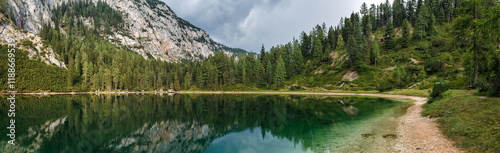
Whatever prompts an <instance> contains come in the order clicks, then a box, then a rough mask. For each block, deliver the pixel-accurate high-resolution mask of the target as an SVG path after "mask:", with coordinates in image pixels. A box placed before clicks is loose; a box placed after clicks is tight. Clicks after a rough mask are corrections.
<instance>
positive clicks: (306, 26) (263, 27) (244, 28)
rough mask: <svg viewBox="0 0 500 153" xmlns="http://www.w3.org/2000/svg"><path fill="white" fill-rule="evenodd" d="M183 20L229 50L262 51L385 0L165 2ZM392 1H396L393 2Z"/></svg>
mask: <svg viewBox="0 0 500 153" xmlns="http://www.w3.org/2000/svg"><path fill="white" fill-rule="evenodd" d="M162 1H163V2H165V3H166V4H167V5H168V6H170V8H171V9H172V10H173V11H174V12H175V13H176V14H177V15H178V16H179V17H181V18H183V19H185V20H187V21H189V22H191V23H192V24H193V25H195V26H197V27H199V28H201V29H203V30H205V31H206V32H208V34H209V35H210V37H211V38H212V39H214V40H215V41H217V42H219V43H222V44H225V45H227V46H229V47H235V48H242V49H245V50H247V51H253V52H260V48H261V46H262V44H264V46H265V48H266V50H269V49H270V48H271V46H276V45H278V44H286V43H288V42H289V41H291V40H292V39H293V38H294V37H295V38H297V39H299V36H300V33H301V32H302V31H305V32H306V33H309V31H311V30H312V28H313V27H315V26H316V25H318V24H320V25H321V24H322V23H323V22H325V23H326V25H327V27H330V26H334V27H335V26H336V25H338V23H339V21H340V18H341V17H346V16H350V14H351V13H352V12H359V10H360V7H361V4H363V2H366V4H367V5H368V7H369V6H370V4H380V3H382V2H385V0H162ZM391 2H392V0H391Z"/></svg>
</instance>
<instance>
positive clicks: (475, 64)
mask: <svg viewBox="0 0 500 153" xmlns="http://www.w3.org/2000/svg"><path fill="white" fill-rule="evenodd" d="M476 7H477V6H474V20H476V19H477V8H476ZM476 28H477V27H476V25H474V35H475V36H476V37H477V35H478V33H477V30H476ZM476 37H474V36H473V38H472V39H473V41H474V44H473V45H474V87H475V86H476V85H477V79H478V72H479V70H478V61H477V54H478V50H477V40H476Z"/></svg>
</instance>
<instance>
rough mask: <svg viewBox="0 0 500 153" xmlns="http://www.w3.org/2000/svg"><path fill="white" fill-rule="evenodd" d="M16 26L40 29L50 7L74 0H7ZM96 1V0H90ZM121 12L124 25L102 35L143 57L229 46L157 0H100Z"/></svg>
mask: <svg viewBox="0 0 500 153" xmlns="http://www.w3.org/2000/svg"><path fill="white" fill-rule="evenodd" d="M7 1H8V4H9V6H10V9H11V10H12V12H13V15H14V17H15V18H16V20H17V21H16V23H17V26H20V24H21V22H23V27H22V28H23V29H25V30H28V31H29V32H30V33H34V34H37V33H39V32H40V30H41V28H42V25H43V24H48V23H53V22H52V21H51V19H50V17H51V16H52V13H51V10H52V9H54V8H56V7H57V6H59V5H61V4H63V3H68V2H72V1H76V0H7ZM91 1H93V2H94V4H96V3H97V2H98V1H99V0H91ZM103 2H105V3H107V4H108V5H110V6H111V7H112V8H113V9H115V10H117V11H119V12H121V13H122V15H123V18H124V22H125V23H124V25H125V29H124V30H121V31H114V33H113V34H111V35H103V37H104V38H107V39H108V40H109V41H110V42H111V43H113V44H115V45H116V46H127V47H129V48H130V49H132V50H134V51H136V52H137V53H139V54H141V55H142V56H143V57H145V58H146V59H147V58H148V54H149V55H151V56H152V57H154V58H156V59H161V60H164V61H178V60H180V59H188V60H199V59H202V58H206V57H208V56H210V55H213V54H214V53H215V51H219V50H224V51H225V53H226V54H230V55H231V54H233V52H232V51H233V50H234V49H233V48H230V47H227V46H225V45H222V44H220V43H217V42H215V41H214V40H212V39H211V38H210V37H209V35H208V34H207V33H206V32H205V31H203V30H202V29H200V28H198V27H196V26H194V25H192V24H191V23H189V22H187V21H185V20H183V19H181V18H179V17H178V16H177V15H176V14H175V13H174V12H173V11H172V10H171V9H170V8H169V7H168V6H167V5H166V4H165V3H163V2H161V1H159V0H104V1H103Z"/></svg>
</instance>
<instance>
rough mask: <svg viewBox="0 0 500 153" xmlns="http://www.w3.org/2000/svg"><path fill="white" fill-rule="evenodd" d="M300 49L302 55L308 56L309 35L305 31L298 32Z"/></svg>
mask: <svg viewBox="0 0 500 153" xmlns="http://www.w3.org/2000/svg"><path fill="white" fill-rule="evenodd" d="M300 39H301V41H300V43H301V45H300V50H301V51H302V55H303V56H304V57H308V58H310V55H309V53H310V52H311V37H310V36H308V35H307V33H305V32H302V33H301V34H300ZM266 69H267V67H266Z"/></svg>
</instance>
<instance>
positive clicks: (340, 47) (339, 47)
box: [335, 35, 347, 70]
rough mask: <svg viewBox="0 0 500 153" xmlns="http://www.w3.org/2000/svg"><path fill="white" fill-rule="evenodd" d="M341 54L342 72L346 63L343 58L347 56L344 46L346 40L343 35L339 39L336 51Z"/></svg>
mask: <svg viewBox="0 0 500 153" xmlns="http://www.w3.org/2000/svg"><path fill="white" fill-rule="evenodd" d="M335 50H337V51H338V53H339V57H340V58H341V59H340V60H341V61H340V70H342V64H343V63H344V61H342V58H343V57H344V56H346V55H347V52H346V51H345V46H344V38H343V37H342V35H339V38H338V39H337V45H336V49H335Z"/></svg>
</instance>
